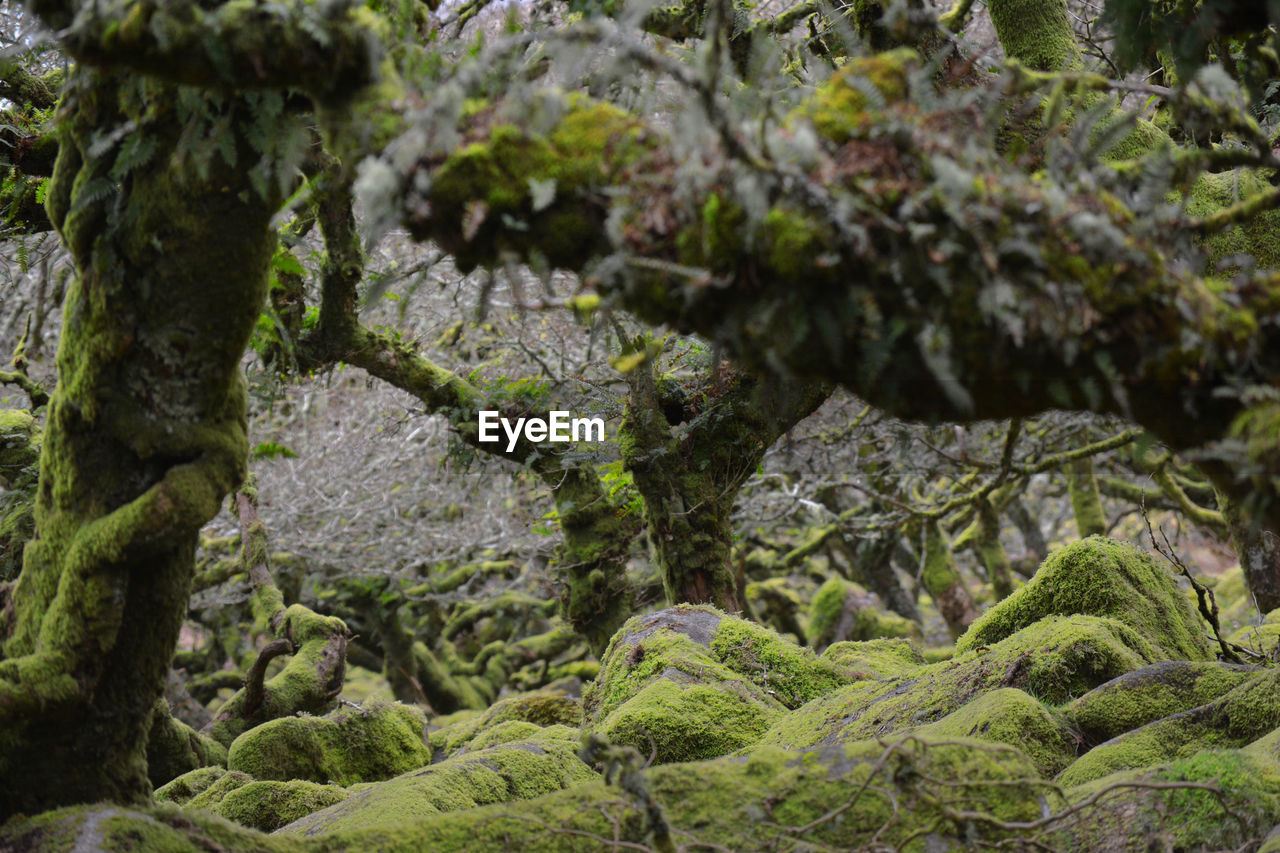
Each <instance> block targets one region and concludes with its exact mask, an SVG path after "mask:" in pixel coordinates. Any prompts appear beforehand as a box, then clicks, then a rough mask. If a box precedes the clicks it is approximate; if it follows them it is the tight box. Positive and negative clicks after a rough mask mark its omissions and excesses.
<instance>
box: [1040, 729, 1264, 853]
mask: <svg viewBox="0 0 1280 853" xmlns="http://www.w3.org/2000/svg"><path fill="white" fill-rule="evenodd" d="M1126 782H1135V783H1138V784H1139V785H1141V784H1142V783H1144V782H1155V783H1175V784H1176V783H1191V784H1196V785H1201V786H1203V787H1202V788H1201V789H1198V790H1193V789H1187V788H1183V789H1172V790H1157V789H1152V788H1142V787H1135V788H1121V789H1118V790H1115V791H1113V792H1112V793H1111V794H1109V795H1106V796H1105V798H1104V799H1102V800H1100V801H1098V803H1097V804H1096V805H1094V806H1093V807H1091V808H1088V809H1086V810H1084V811H1082V812H1081V813H1080V815H1079V816H1078V817H1077V818H1076V819H1075V820H1073V821H1072V822H1071V825H1070V827H1069V829H1064V830H1063V831H1062V832H1061V833H1058V834H1057V836H1056V837H1055V838H1053V839H1052V840H1051V843H1056V844H1062V845H1066V846H1069V847H1071V848H1072V849H1078V850H1099V849H1101V850H1106V849H1117V847H1118V845H1117V841H1122V840H1127V841H1128V844H1127V845H1125V847H1124V848H1123V849H1133V850H1137V849H1151V845H1159V849H1171V850H1224V849H1226V850H1230V849H1236V848H1238V847H1241V846H1242V845H1246V844H1249V843H1251V842H1255V841H1256V840H1257V839H1259V838H1261V837H1262V836H1263V835H1264V834H1266V833H1267V831H1268V830H1269V829H1271V827H1273V826H1274V825H1275V824H1276V823H1277V821H1280V774H1278V773H1277V769H1276V767H1275V766H1274V765H1273V764H1269V763H1268V762H1265V761H1263V760H1260V759H1259V758H1258V757H1256V756H1254V755H1251V754H1249V753H1247V752H1245V751H1242V750H1205V751H1202V752H1198V753H1196V754H1194V755H1190V756H1188V757H1186V758H1182V759H1178V760H1177V761H1173V762H1170V763H1168V764H1165V765H1161V766H1159V767H1154V768H1147V769H1144V770H1126V771H1121V772H1118V773H1114V774H1111V775H1109V776H1105V777H1103V778H1101V779H1097V780H1094V781H1092V782H1090V783H1088V784H1085V785H1080V786H1077V787H1074V788H1071V789H1070V790H1069V791H1068V792H1067V794H1068V797H1069V798H1070V799H1071V800H1072V801H1074V802H1079V801H1081V800H1083V799H1085V798H1086V797H1089V796H1091V795H1093V794H1095V793H1097V792H1098V791H1100V790H1101V789H1103V788H1104V787H1107V786H1114V785H1117V784H1120V783H1126ZM1205 788H1210V789H1211V790H1205Z"/></svg>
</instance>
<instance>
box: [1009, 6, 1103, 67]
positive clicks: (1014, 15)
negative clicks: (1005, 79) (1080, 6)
mask: <svg viewBox="0 0 1280 853" xmlns="http://www.w3.org/2000/svg"><path fill="white" fill-rule="evenodd" d="M987 8H988V10H989V11H990V13H991V22H992V23H993V24H995V28H996V35H997V36H998V37H999V39H1000V46H1001V47H1003V48H1004V53H1005V56H1007V57H1009V58H1010V59H1016V60H1018V61H1019V62H1021V63H1022V64H1024V65H1027V66H1029V67H1031V68H1034V69H1036V70H1038V71H1079V70H1082V69H1083V68H1084V57H1083V55H1082V54H1081V53H1080V46H1079V45H1078V44H1077V43H1076V37H1075V32H1074V31H1073V30H1072V28H1071V19H1070V17H1068V14H1067V4H1066V2H1065V0H990V2H988V4H987Z"/></svg>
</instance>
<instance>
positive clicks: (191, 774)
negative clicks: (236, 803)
mask: <svg viewBox="0 0 1280 853" xmlns="http://www.w3.org/2000/svg"><path fill="white" fill-rule="evenodd" d="M225 775H227V768H225V767H217V766H214V767H197V768H196V769H195V770H190V771H188V772H186V773H183V774H182V775H181V776H179V777H178V778H177V779H174V780H172V781H171V782H169V783H168V784H166V785H162V786H160V787H159V788H156V793H155V798H156V801H157V802H161V803H176V804H177V805H180V806H181V805H185V804H186V803H187V802H189V801H190V800H191V798H192V797H194V796H196V795H197V794H199V793H201V792H203V791H205V790H206V789H207V788H208V787H209V786H210V785H212V784H213V783H214V782H217V781H218V780H219V779H221V778H222V777H223V776H225Z"/></svg>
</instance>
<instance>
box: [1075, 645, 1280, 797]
mask: <svg viewBox="0 0 1280 853" xmlns="http://www.w3.org/2000/svg"><path fill="white" fill-rule="evenodd" d="M1278 689H1280V675H1278V674H1277V672H1276V671H1275V670H1266V671H1263V672H1260V673H1257V674H1255V675H1253V676H1252V677H1250V678H1249V679H1248V680H1247V681H1245V682H1243V683H1242V684H1239V685H1238V686H1236V687H1234V688H1233V689H1231V690H1229V691H1228V692H1226V693H1224V694H1223V695H1222V696H1220V697H1218V698H1216V699H1214V700H1213V701H1211V702H1208V703H1206V704H1204V705H1200V706H1198V707H1195V708H1191V709H1190V710H1186V711H1180V712H1178V713H1176V714H1171V715H1169V716H1167V717H1163V718H1161V719H1159V720H1155V721H1154V722H1150V723H1147V724H1146V725H1144V726H1141V727H1139V728H1136V729H1133V730H1132V731H1128V732H1125V733H1124V734H1121V735H1119V736H1117V737H1114V738H1112V739H1111V740H1109V741H1107V742H1106V743H1103V744H1100V745H1098V746H1096V747H1094V748H1093V749H1091V750H1090V751H1089V752H1087V753H1085V754H1084V755H1082V756H1081V757H1080V758H1079V759H1078V760H1077V761H1076V762H1075V763H1074V764H1072V765H1071V766H1070V767H1068V768H1067V769H1066V770H1064V771H1063V772H1062V774H1061V775H1060V776H1059V777H1058V782H1059V783H1060V784H1062V785H1065V786H1072V785H1081V784H1084V783H1086V782H1090V781H1093V780H1094V779H1100V778H1102V777H1103V776H1107V775H1109V774H1111V773H1113V772H1116V771H1118V770H1127V769H1134V768H1141V767H1149V766H1152V765H1156V764H1160V763H1162V762H1166V761H1172V760H1175V759H1178V758H1185V757H1186V756H1189V755H1191V754H1193V753H1195V752H1198V751H1199V750H1202V749H1208V748H1226V747H1241V746H1244V745H1246V744H1248V743H1250V742H1251V741H1254V740H1256V739H1258V738H1260V737H1262V736H1263V735H1265V734H1267V733H1268V732H1271V731H1273V730H1274V729H1276V728H1277V727H1280V703H1277V702H1276V698H1275V697H1276V695H1277V691H1278Z"/></svg>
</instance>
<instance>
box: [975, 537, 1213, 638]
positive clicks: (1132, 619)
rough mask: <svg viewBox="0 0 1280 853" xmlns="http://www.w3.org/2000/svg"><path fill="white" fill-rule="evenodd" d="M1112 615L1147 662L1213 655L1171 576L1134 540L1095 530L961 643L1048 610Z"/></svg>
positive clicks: (1007, 630)
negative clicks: (1138, 643) (1132, 634)
mask: <svg viewBox="0 0 1280 853" xmlns="http://www.w3.org/2000/svg"><path fill="white" fill-rule="evenodd" d="M1073 613H1080V614H1086V615H1090V616H1106V617H1109V618H1111V619H1115V620H1117V621H1119V622H1123V623H1125V624H1126V625H1129V626H1130V627H1132V628H1133V629H1134V630H1135V631H1136V632H1137V633H1138V635H1139V636H1140V637H1141V638H1142V644H1143V646H1144V648H1143V652H1144V656H1146V657H1147V658H1148V659H1149V660H1152V661H1155V660H1212V659H1213V653H1212V650H1211V648H1210V646H1209V642H1208V641H1207V640H1206V639H1205V628H1204V627H1203V626H1201V624H1200V621H1199V618H1198V617H1197V616H1196V614H1195V613H1194V612H1193V611H1192V609H1191V605H1190V603H1189V602H1188V601H1187V599H1186V597H1185V596H1183V595H1182V594H1181V593H1180V592H1179V591H1178V587H1177V584H1176V583H1175V582H1174V580H1173V577H1172V576H1171V575H1170V574H1169V572H1168V571H1166V570H1165V569H1164V568H1162V567H1161V566H1160V565H1158V564H1157V563H1156V562H1155V561H1154V560H1153V559H1151V557H1149V556H1148V555H1146V554H1143V553H1142V552H1140V551H1138V550H1136V549H1135V548H1133V547H1132V546H1129V545H1126V544H1124V543H1122V542H1118V541H1116V540H1114V539H1107V538H1105V537H1101V536H1091V537H1089V538H1088V539H1084V540H1081V541H1079V542H1074V543H1072V544H1071V545H1068V546H1067V547H1065V548H1061V549H1059V550H1057V551H1055V552H1054V553H1052V554H1050V555H1049V557H1048V559H1046V560H1045V561H1044V563H1043V564H1042V565H1041V566H1040V569H1039V571H1037V572H1036V574H1035V577H1033V578H1032V579H1031V580H1030V581H1029V582H1028V583H1027V584H1026V585H1024V586H1023V587H1022V588H1021V589H1019V590H1017V591H1016V592H1014V593H1013V594H1012V595H1010V596H1009V597H1008V598H1006V599H1005V600H1004V601H1002V602H1000V603H999V604H997V605H996V606H994V607H992V608H991V609H990V610H988V611H987V612H986V613H984V614H983V615H982V616H981V617H979V619H978V620H977V621H976V622H974V623H973V625H971V626H970V628H969V630H968V631H967V632H966V633H965V634H964V635H963V636H962V637H960V639H959V640H957V641H956V651H957V652H964V651H967V650H969V649H973V648H976V647H978V646H982V645H989V644H991V643H995V642H997V641H999V640H1003V639H1004V638H1005V637H1008V636H1009V635H1010V634H1012V633H1014V632H1015V631H1018V630H1020V629H1022V628H1025V627H1027V626H1028V625H1031V624H1032V623H1034V622H1036V621H1037V620H1040V619H1043V618H1044V617H1046V616H1049V615H1053V614H1058V615H1070V614H1073Z"/></svg>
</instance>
